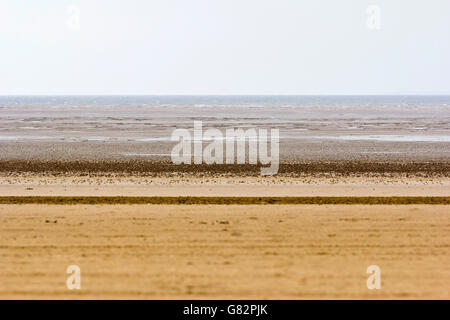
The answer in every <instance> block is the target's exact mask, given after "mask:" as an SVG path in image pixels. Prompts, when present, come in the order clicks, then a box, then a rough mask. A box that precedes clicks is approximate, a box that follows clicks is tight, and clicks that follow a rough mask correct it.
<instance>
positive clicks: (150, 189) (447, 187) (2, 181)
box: [0, 175, 450, 197]
mask: <svg viewBox="0 0 450 320" xmlns="http://www.w3.org/2000/svg"><path fill="white" fill-rule="evenodd" d="M86 195H89V196H212V197H233V196H242V197H244V196H245V197H298V196H351V197H357V196H373V197H378V196H380V197H383V196H384V197H385V196H447V197H448V196H450V178H447V177H436V178H430V177H429V178H419V177H413V178H399V177H397V178H392V177H391V178H388V177H364V178H362V177H360V178H357V177H339V178H328V179H326V178H315V177H308V178H288V177H282V178H278V177H266V178H260V177H228V178H226V177H221V178H217V177H206V178H198V177H197V178H196V177H187V178H180V177H178V178H169V177H165V178H157V177H154V178H150V177H138V176H135V177H133V176H129V177H109V178H108V177H101V176H100V177H79V176H68V177H52V176H37V175H30V176H17V177H11V176H0V196H86Z"/></svg>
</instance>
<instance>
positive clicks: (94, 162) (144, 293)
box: [0, 96, 450, 299]
mask: <svg viewBox="0 0 450 320" xmlns="http://www.w3.org/2000/svg"><path fill="white" fill-rule="evenodd" d="M302 99H303V100H302ZM447 102H448V98H445V97H369V98H367V97H359V98H358V97H357V98H355V97H328V98H320V99H319V98H317V97H307V98H301V97H276V98H274V97H272V98H270V97H252V98H245V97H234V98H233V97H215V96H211V97H157V98H155V97H121V98H118V97H53V98H52V99H50V98H45V97H40V98H39V97H33V98H17V97H9V98H5V97H1V98H0V112H1V114H2V118H1V119H0V222H1V224H0V229H1V232H0V270H1V271H0V298H3V299H16V298H23V299H59V298H63V299H101V298H103V299H448V298H449V292H448V288H449V285H450V273H449V268H448V264H449V262H450V250H449V247H450V238H449V234H450V232H449V231H450V224H449V221H450V220H449V215H448V211H449V210H448V208H449V203H450V158H449V150H450V149H449V147H450V139H449V133H448V132H449V127H448V123H449V122H450V109H449V104H448V103H447ZM194 120H201V121H203V123H204V129H205V130H207V129H210V128H215V129H219V130H226V129H227V128H230V127H233V128H237V127H239V128H252V127H257V128H276V129H278V130H279V131H280V140H279V147H280V148H279V169H278V171H277V172H276V174H274V175H269V176H262V175H261V174H260V169H261V167H262V166H264V165H262V164H261V163H257V164H251V163H248V162H246V163H240V164H238V163H235V164H206V163H201V164H193V163H185V164H180V165H176V164H174V163H173V161H172V160H171V150H172V149H173V147H174V145H175V142H172V141H170V135H171V132H172V131H173V130H175V129H179V128H186V129H188V130H191V129H192V126H193V123H194ZM203 142H204V143H205V144H207V142H206V141H203ZM246 155H248V154H246ZM70 265H77V266H79V267H80V270H81V275H82V276H81V277H82V278H81V279H82V284H81V289H80V290H69V289H68V288H67V287H66V280H67V277H68V276H69V275H68V274H66V269H67V267H68V266H70ZM371 265H376V266H378V267H379V268H380V270H381V289H376V290H370V289H369V288H368V287H367V284H366V281H367V278H368V277H369V274H367V272H366V270H367V268H368V267H369V266H371Z"/></svg>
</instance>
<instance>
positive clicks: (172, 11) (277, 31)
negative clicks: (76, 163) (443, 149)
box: [0, 0, 450, 94]
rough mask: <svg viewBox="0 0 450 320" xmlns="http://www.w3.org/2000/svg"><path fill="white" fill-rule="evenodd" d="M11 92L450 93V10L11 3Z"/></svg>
mask: <svg viewBox="0 0 450 320" xmlns="http://www.w3.org/2000/svg"><path fill="white" fill-rule="evenodd" d="M370 5H376V6H378V7H379V8H380V9H381V15H380V18H381V19H380V20H379V21H380V29H379V30H378V29H371V28H369V27H368V26H367V20H368V19H369V18H371V20H370V21H372V22H373V21H375V24H373V23H372V24H371V25H372V26H376V25H377V24H376V21H378V20H376V17H375V16H374V14H373V11H371V13H369V14H368V13H367V12H366V10H367V8H368V7H369V6H370ZM73 6H75V7H73ZM78 9H79V13H80V14H79V20H78V19H77V11H78ZM374 19H375V20H374ZM78 21H79V24H78ZM78 27H79V28H78ZM0 94H450V1H449V0H427V1H425V0H385V1H382V0H372V1H366V0H340V1H336V0H71V1H70V0H39V1H30V0H0Z"/></svg>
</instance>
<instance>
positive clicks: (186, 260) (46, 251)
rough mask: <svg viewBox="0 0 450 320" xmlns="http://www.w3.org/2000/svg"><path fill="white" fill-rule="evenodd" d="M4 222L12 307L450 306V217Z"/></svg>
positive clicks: (405, 212)
mask: <svg viewBox="0 0 450 320" xmlns="http://www.w3.org/2000/svg"><path fill="white" fill-rule="evenodd" d="M0 222H1V223H0V229H1V231H0V235H1V237H0V270H1V271H0V283H1V286H0V298H4V299H12V298H25V299H37V298H38V299H55V298H68V299H83V298H87V299H91V298H108V299H109V298H111V299H119V298H125V299H133V298H136V299H144V298H150V299H197V298H199V299H200V298H205V299H224V298H227V299H266V298H267V299H310V298H317V299H328V298H338V299H341V298H349V299H372V298H374V299H384V298H386V299H398V298H402V299H403V298H405V299H431V298H436V299H449V298H450V296H449V291H448V289H449V287H450V269H449V268H448V265H449V263H450V251H449V246H450V232H449V231H450V225H449V219H448V206H440V205H433V206H427V205H406V206H360V205H353V206H345V205H332V206H315V205H303V206H290V205H283V206H277V205H270V206H257V205H256V206H209V205H203V206H196V205H188V206H183V205H177V206H167V205H87V206H86V205H71V206H67V205H66V206H58V205H0ZM72 264H76V265H78V266H80V268H81V276H82V278H81V279H82V282H81V283H82V284H81V290H68V289H67V288H66V279H67V276H68V275H67V274H66V273H65V271H66V268H67V266H68V265H72ZM373 264H375V265H378V266H379V267H380V268H381V289H380V290H369V289H367V287H366V280H367V277H368V275H367V274H366V269H367V267H368V266H369V265H373Z"/></svg>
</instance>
